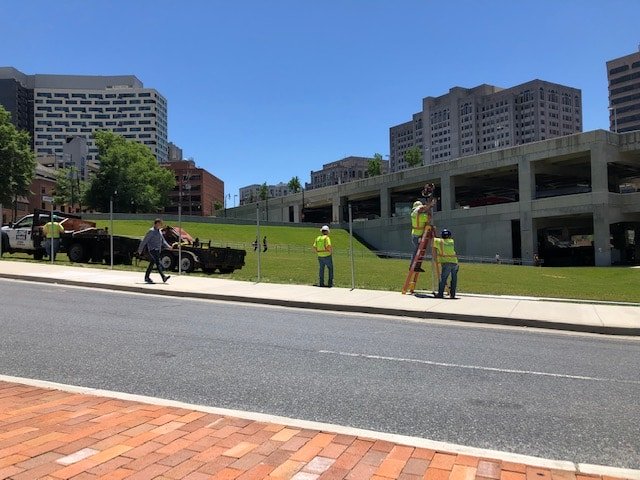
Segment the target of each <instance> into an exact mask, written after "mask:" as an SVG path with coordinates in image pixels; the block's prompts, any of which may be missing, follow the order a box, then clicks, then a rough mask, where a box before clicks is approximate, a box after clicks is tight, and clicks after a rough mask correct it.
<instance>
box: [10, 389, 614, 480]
mask: <svg viewBox="0 0 640 480" xmlns="http://www.w3.org/2000/svg"><path fill="white" fill-rule="evenodd" d="M64 478H73V479H97V478H104V479H120V478H127V479H152V478H153V479H185V480H186V479H193V480H195V479H210V478H215V479H241V480H249V479H296V480H313V479H322V480H329V479H353V480H363V479H369V478H370V479H378V480H388V479H402V480H418V479H427V480H473V479H481V480H482V479H487V480H489V479H495V480H587V479H602V480H608V478H607V477H598V476H587V475H576V474H574V473H573V472H566V471H557V470H548V469H543V468H536V467H530V466H526V465H522V464H516V463H508V462H503V461H500V460H491V459H483V458H477V457H471V456H465V455H456V454H451V453H447V452H438V451H433V450H428V449H424V448H414V447H408V446H402V445H396V444H392V443H389V442H385V441H379V440H378V441H376V440H372V439H367V438H359V437H356V436H350V435H342V434H335V433H331V432H321V431H314V430H307V429H295V428H292V427H287V426H284V425H277V424H270V423H263V422H256V421H252V420H243V419H241V418H235V417H227V416H221V415H215V414H210V413H204V412H199V411H195V410H187V409H182V408H170V407H165V406H158V405H149V404H144V403H140V402H132V401H125V400H117V399H113V398H106V397H99V396H93V395H85V394H76V393H69V392H64V391H59V390H49V389H44V388H37V387H32V386H28V385H22V384H16V383H8V382H0V479H13V480H23V479H24V480H34V479H64Z"/></svg>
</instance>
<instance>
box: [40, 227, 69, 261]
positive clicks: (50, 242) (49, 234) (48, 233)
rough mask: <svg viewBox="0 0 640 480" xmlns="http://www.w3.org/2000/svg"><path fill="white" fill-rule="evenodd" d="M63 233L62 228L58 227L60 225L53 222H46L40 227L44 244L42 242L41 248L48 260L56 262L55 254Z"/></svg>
mask: <svg viewBox="0 0 640 480" xmlns="http://www.w3.org/2000/svg"><path fill="white" fill-rule="evenodd" d="M63 233H64V227H63V226H62V225H60V223H58V222H56V221H55V220H54V221H53V222H52V221H48V222H47V223H45V224H44V226H43V227H42V234H43V235H44V242H42V246H43V248H44V250H45V252H46V255H48V256H49V258H52V257H53V260H54V261H55V260H56V254H57V253H58V250H59V249H60V237H61V236H62V234H63Z"/></svg>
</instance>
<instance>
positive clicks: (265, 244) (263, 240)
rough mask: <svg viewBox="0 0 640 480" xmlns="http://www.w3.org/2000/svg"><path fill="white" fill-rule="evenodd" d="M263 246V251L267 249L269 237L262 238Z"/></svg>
mask: <svg viewBox="0 0 640 480" xmlns="http://www.w3.org/2000/svg"><path fill="white" fill-rule="evenodd" d="M262 247H263V248H264V250H262V251H263V252H266V251H267V237H264V238H263V239H262Z"/></svg>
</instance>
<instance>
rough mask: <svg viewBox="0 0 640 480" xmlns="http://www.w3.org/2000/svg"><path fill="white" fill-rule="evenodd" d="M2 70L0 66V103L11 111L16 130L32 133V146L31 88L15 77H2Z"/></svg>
mask: <svg viewBox="0 0 640 480" xmlns="http://www.w3.org/2000/svg"><path fill="white" fill-rule="evenodd" d="M2 70H3V69H1V68H0V105H2V106H3V107H4V108H5V110H8V111H9V113H11V121H12V123H13V124H14V125H15V126H16V128H17V129H18V130H26V131H27V132H29V133H31V134H32V135H31V146H32V147H33V90H29V89H28V88H27V87H26V86H24V85H23V84H21V83H20V82H19V81H18V80H16V79H15V78H10V77H9V78H3V76H2V73H1V72H2ZM16 71H17V70H16Z"/></svg>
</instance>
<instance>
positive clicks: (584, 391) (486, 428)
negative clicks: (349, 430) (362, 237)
mask: <svg viewBox="0 0 640 480" xmlns="http://www.w3.org/2000/svg"><path fill="white" fill-rule="evenodd" d="M0 294H1V300H0V301H1V304H2V307H1V309H0V373H2V374H5V375H14V376H21V377H29V378H36V379H41V380H49V381H54V382H60V383H66V384H73V385H81V386H85V387H93V388H102V389H108V390H116V391H122V392H128V393H136V394H141V395H150V396H156V397H162V398H168V399H174V400H181V401H185V402H191V403H197V404H203V405H210V406H216V407H224V408H232V409H240V410H248V411H254V412H264V413H270V414H275V415H282V416H287V417H292V418H300V419H306V420H315V421H321V422H329V423H335V424H341V425H349V426H353V427H358V428H365V429H370V430H376V431H384V432H391V433H398V434H403V435H411V436H419V437H424V438H429V439H432V440H438V441H444V442H451V443H457V444H462V445H467V446H473V447H480V448H490V449H495V450H503V451H510V452H516V453H521V454H526V455H534V456H539V457H545V458H550V459H558V460H570V461H574V462H585V463H595V464H602V465H610V466H616V467H626V468H640V440H639V438H640V437H639V432H640V341H638V340H636V339H625V338H613V337H606V336H596V335H582V334H567V333H557V332H556V333H554V332H548V331H545V332H542V331H533V330H528V329H522V328H520V329H517V328H500V327H482V326H478V325H469V324H455V323H452V322H448V323H447V322H428V321H425V322H415V321H406V320H401V319H396V318H393V319H392V318H385V317H377V316H367V315H349V314H338V313H332V312H314V311H309V310H304V311H303V310H296V309H285V308H274V307H259V306H255V305H254V306H248V305H240V304H233V303H222V302H210V301H199V300H186V299H178V298H167V297H159V296H152V295H133V294H125V293H115V292H114V293H112V292H105V291H91V290H88V289H80V288H68V287H58V286H53V285H43V284H35V283H26V282H25V283H22V282H13V281H7V280H0Z"/></svg>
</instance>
